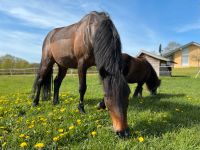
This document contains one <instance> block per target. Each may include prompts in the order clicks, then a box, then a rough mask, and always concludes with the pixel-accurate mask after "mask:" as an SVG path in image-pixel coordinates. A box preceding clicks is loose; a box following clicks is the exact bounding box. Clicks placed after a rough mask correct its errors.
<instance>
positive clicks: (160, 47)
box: [159, 44, 162, 56]
mask: <svg viewBox="0 0 200 150" xmlns="http://www.w3.org/2000/svg"><path fill="white" fill-rule="evenodd" d="M159 53H160V56H162V45H161V44H160V45H159Z"/></svg>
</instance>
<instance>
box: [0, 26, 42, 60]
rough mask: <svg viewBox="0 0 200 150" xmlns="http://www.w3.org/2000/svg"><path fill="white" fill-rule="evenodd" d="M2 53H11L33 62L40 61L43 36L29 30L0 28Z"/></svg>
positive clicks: (0, 49)
mask: <svg viewBox="0 0 200 150" xmlns="http://www.w3.org/2000/svg"><path fill="white" fill-rule="evenodd" d="M0 35H1V36H0V41H1V42H0V55H5V54H11V55H14V56H18V57H21V58H25V59H27V60H29V61H31V62H34V61H37V62H39V60H40V57H41V47H42V46H41V45H42V40H41V39H43V38H42V36H41V35H39V34H33V33H28V32H21V31H13V30H4V31H2V30H0Z"/></svg>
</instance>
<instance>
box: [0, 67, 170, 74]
mask: <svg viewBox="0 0 200 150" xmlns="http://www.w3.org/2000/svg"><path fill="white" fill-rule="evenodd" d="M170 67H171V66H170ZM170 67H169V66H160V73H159V74H160V75H161V76H162V75H168V76H171V73H172V72H171V69H169V68H170ZM53 70H54V74H56V73H57V72H58V68H57V67H54V68H53ZM37 71H38V68H9V69H0V75H23V74H24V75H28V74H33V75H35V74H36V73H37ZM87 73H88V74H96V73H98V72H97V71H96V70H90V69H89V70H88V71H87ZM67 74H77V69H68V70H67Z"/></svg>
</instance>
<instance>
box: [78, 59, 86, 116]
mask: <svg viewBox="0 0 200 150" xmlns="http://www.w3.org/2000/svg"><path fill="white" fill-rule="evenodd" d="M86 73H87V67H86V66H85V64H84V62H81V63H79V65H78V76H79V94H80V101H79V106H78V109H79V112H85V110H84V104H83V100H84V95H85V91H86V89H87V85H86Z"/></svg>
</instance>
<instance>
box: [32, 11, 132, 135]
mask: <svg viewBox="0 0 200 150" xmlns="http://www.w3.org/2000/svg"><path fill="white" fill-rule="evenodd" d="M55 63H56V64H57V65H58V74H57V76H56V78H55V79H54V95H53V104H57V103H58V102H59V99H58V95H59V88H60V85H61V82H62V80H63V78H64V77H65V74H66V73H67V69H68V68H78V76H79V93H80V101H79V105H78V109H79V111H80V112H85V110H84V104H83V99H84V94H85V91H86V88H87V86H86V73H87V69H88V68H89V67H91V66H94V65H96V66H97V69H98V71H99V74H100V78H101V81H102V83H103V89H104V93H105V96H104V101H105V103H106V106H107V107H108V109H109V114H110V116H111V118H112V122H113V127H114V130H115V131H116V132H117V134H118V135H120V136H126V135H128V134H129V132H128V131H129V129H128V123H127V107H128V96H129V93H130V89H129V86H128V84H127V82H126V80H125V78H124V76H123V73H122V53H121V41H120V37H119V35H118V32H117V30H116V28H115V26H114V24H113V22H112V20H111V19H110V17H109V16H108V15H107V14H106V13H104V12H91V13H89V14H88V15H86V16H85V17H83V18H82V19H81V20H80V21H79V22H77V23H75V24H73V25H70V26H66V27H61V28H56V29H54V30H52V31H51V32H50V33H49V34H48V35H47V37H46V38H45V40H44V43H43V48H42V59H41V63H40V68H39V71H38V74H37V77H36V79H35V83H34V86H33V87H34V90H33V91H34V93H35V94H34V100H33V106H36V105H38V104H39V98H40V90H41V88H42V89H43V93H44V94H43V99H48V98H49V97H50V94H51V88H50V87H51V75H52V72H53V71H52V68H53V65H54V64H55Z"/></svg>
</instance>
